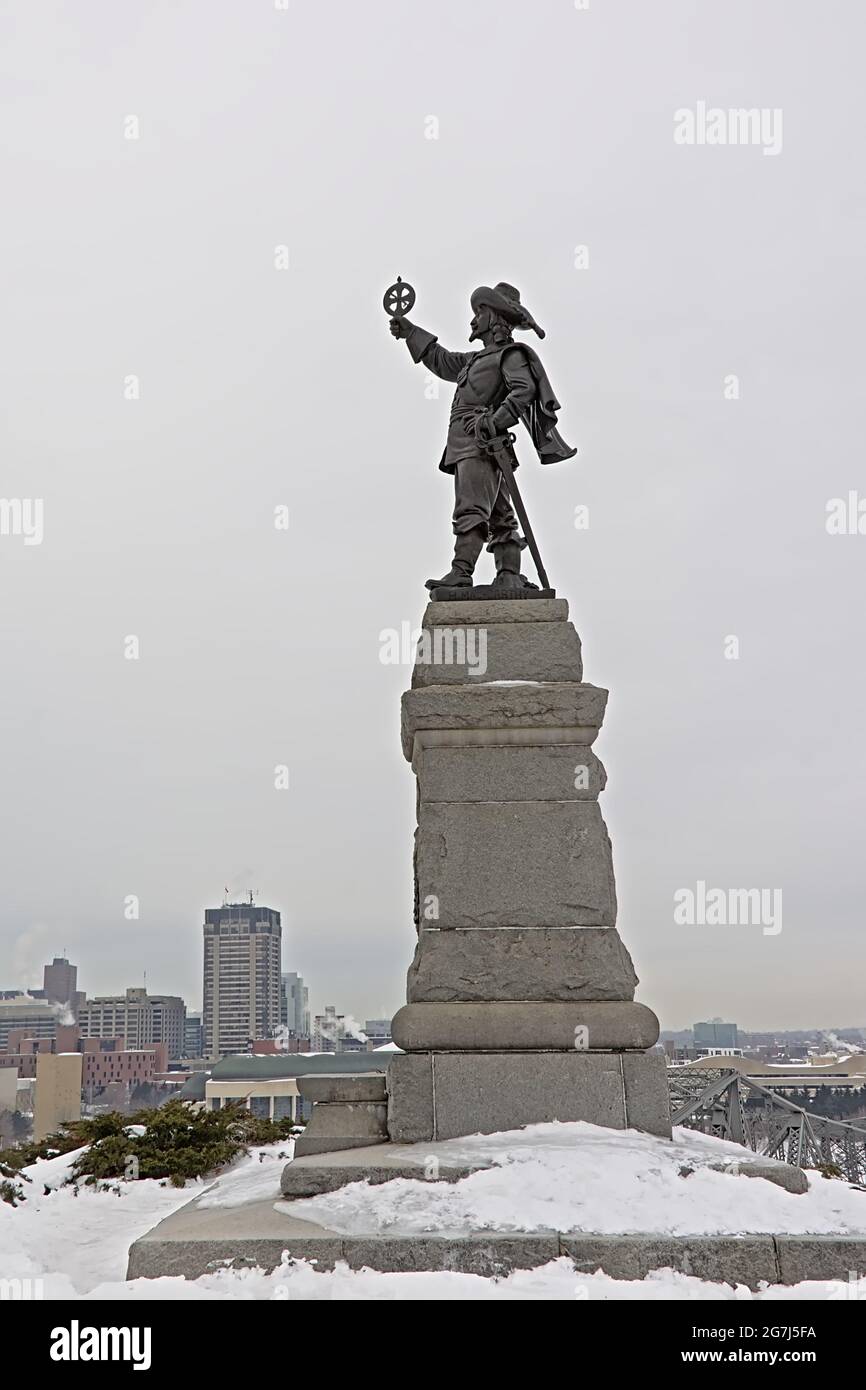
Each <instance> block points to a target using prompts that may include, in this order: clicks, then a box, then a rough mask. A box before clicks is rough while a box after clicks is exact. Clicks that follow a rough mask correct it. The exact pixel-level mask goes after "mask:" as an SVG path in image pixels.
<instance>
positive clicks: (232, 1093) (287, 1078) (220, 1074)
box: [205, 1052, 387, 1120]
mask: <svg viewBox="0 0 866 1390" xmlns="http://www.w3.org/2000/svg"><path fill="white" fill-rule="evenodd" d="M386 1065H387V1064H386V1063H383V1060H382V1058H381V1057H377V1056H376V1054H375V1053H373V1052H349V1053H340V1054H335V1053H328V1052H317V1053H312V1054H306V1055H305V1054H303V1053H288V1054H287V1053H282V1054H279V1055H271V1056H267V1055H264V1056H263V1055H256V1056H238V1057H224V1058H223V1060H222V1061H221V1062H217V1063H215V1065H214V1067H213V1070H212V1071H211V1074H210V1076H209V1077H208V1079H207V1081H206V1082H205V1105H206V1107H207V1109H208V1110H219V1109H220V1108H221V1107H222V1106H223V1105H226V1104H228V1103H229V1102H231V1101H241V1102H243V1104H244V1105H246V1107H247V1109H248V1110H251V1111H252V1113H253V1114H254V1115H260V1116H261V1117H262V1118H263V1119H271V1120H279V1119H284V1118H287V1119H292V1120H307V1119H309V1115H310V1110H311V1108H312V1107H311V1105H310V1103H309V1102H308V1101H305V1100H303V1099H302V1097H301V1096H300V1094H299V1092H298V1077H299V1076H311V1075H315V1074H323V1073H324V1074H327V1073H328V1072H384V1071H385V1067H386Z"/></svg>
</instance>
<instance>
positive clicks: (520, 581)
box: [490, 540, 537, 594]
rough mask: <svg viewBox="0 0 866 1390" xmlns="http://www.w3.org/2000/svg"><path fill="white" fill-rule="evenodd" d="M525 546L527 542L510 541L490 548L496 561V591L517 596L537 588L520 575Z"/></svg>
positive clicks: (494, 585)
mask: <svg viewBox="0 0 866 1390" xmlns="http://www.w3.org/2000/svg"><path fill="white" fill-rule="evenodd" d="M524 544H525V542H520V541H517V540H508V541H500V542H499V543H498V544H497V545H492V546H491V547H490V549H491V550H492V551H493V558H494V560H495V561H496V578H495V579H494V581H493V587H494V589H504V590H505V592H506V593H515V594H517V593H522V592H523V590H524V589H535V588H536V587H537V586H536V585H535V584H533V583H531V581H530V580H528V579H527V578H526V576H525V575H523V574H521V573H520V552H521V550H522V549H523V545H524Z"/></svg>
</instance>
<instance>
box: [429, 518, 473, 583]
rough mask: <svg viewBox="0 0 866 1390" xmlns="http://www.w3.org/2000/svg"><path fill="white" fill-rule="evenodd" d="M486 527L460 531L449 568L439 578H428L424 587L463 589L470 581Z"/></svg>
mask: <svg viewBox="0 0 866 1390" xmlns="http://www.w3.org/2000/svg"><path fill="white" fill-rule="evenodd" d="M485 532H486V527H484V526H475V527H473V529H472V530H471V531H462V532H461V533H460V535H459V536H458V537H457V539H456V541H455V542H454V559H453V560H452V562H451V568H450V570H449V571H448V573H447V574H446V575H443V576H442V578H441V579H428V580H427V582H426V584H425V585H424V587H425V589H440V588H441V589H464V588H467V587H468V586H469V585H471V583H472V572H473V570H474V569H475V565H476V563H477V560H478V556H479V555H480V554H481V549H482V547H483V545H484V540H485Z"/></svg>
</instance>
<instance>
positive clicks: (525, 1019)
mask: <svg viewBox="0 0 866 1390" xmlns="http://www.w3.org/2000/svg"><path fill="white" fill-rule="evenodd" d="M391 1033H392V1036H393V1039H394V1042H395V1043H396V1044H397V1046H398V1047H401V1048H402V1049H403V1051H404V1052H423V1051H427V1050H428V1049H430V1050H431V1051H434V1052H439V1051H442V1052H464V1051H465V1052H500V1051H509V1052H511V1051H518V1052H533V1051H547V1050H549V1049H553V1050H555V1051H556V1050H558V1051H562V1052H571V1051H574V1050H578V1051H591V1052H606V1051H608V1050H613V1051H622V1050H626V1049H632V1050H637V1051H641V1052H643V1051H646V1049H647V1048H649V1047H653V1046H654V1044H655V1043H656V1042H658V1036H659V1021H658V1019H657V1018H656V1016H655V1014H654V1013H653V1012H652V1010H651V1009H648V1008H647V1007H646V1005H645V1004H635V1003H632V1002H618V1003H599V1002H597V1001H592V1002H590V1001H585V1002H576V1003H562V1002H558V1003H551V1002H550V1001H547V1002H533V1003H527V1002H514V1001H509V1002H497V1003H475V1004H467V1003H456V1004H453V1003H452V1004H404V1005H403V1008H402V1009H399V1010H398V1011H397V1013H396V1014H395V1016H394V1020H393V1023H392V1025H391Z"/></svg>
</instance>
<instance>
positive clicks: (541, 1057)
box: [388, 1011, 671, 1143]
mask: <svg viewBox="0 0 866 1390" xmlns="http://www.w3.org/2000/svg"><path fill="white" fill-rule="evenodd" d="M647 1012H648V1011H647ZM549 1120H586V1121H588V1122H589V1123H590V1124H595V1125H605V1126H607V1127H608V1128H610V1129H641V1130H645V1131H647V1132H648V1133H650V1134H658V1135H661V1136H662V1137H663V1138H667V1139H669V1138H670V1137H671V1119H670V1100H669V1094H668V1083H667V1075H666V1071H665V1060H664V1057H662V1056H661V1054H660V1053H645V1052H574V1051H573V1052H542V1051H533V1052H434V1051H430V1052H414V1053H408V1052H407V1053H402V1054H401V1053H397V1054H395V1055H394V1056H393V1057H392V1058H391V1060H390V1063H389V1066H388V1133H389V1135H390V1138H391V1141H392V1142H393V1143H423V1142H429V1141H431V1140H434V1139H457V1138H460V1137H461V1136H463V1135H467V1134H495V1133H498V1132H499V1131H501V1130H507V1129H519V1128H520V1127H521V1126H523V1125H529V1124H541V1123H544V1122H545V1121H549Z"/></svg>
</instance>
